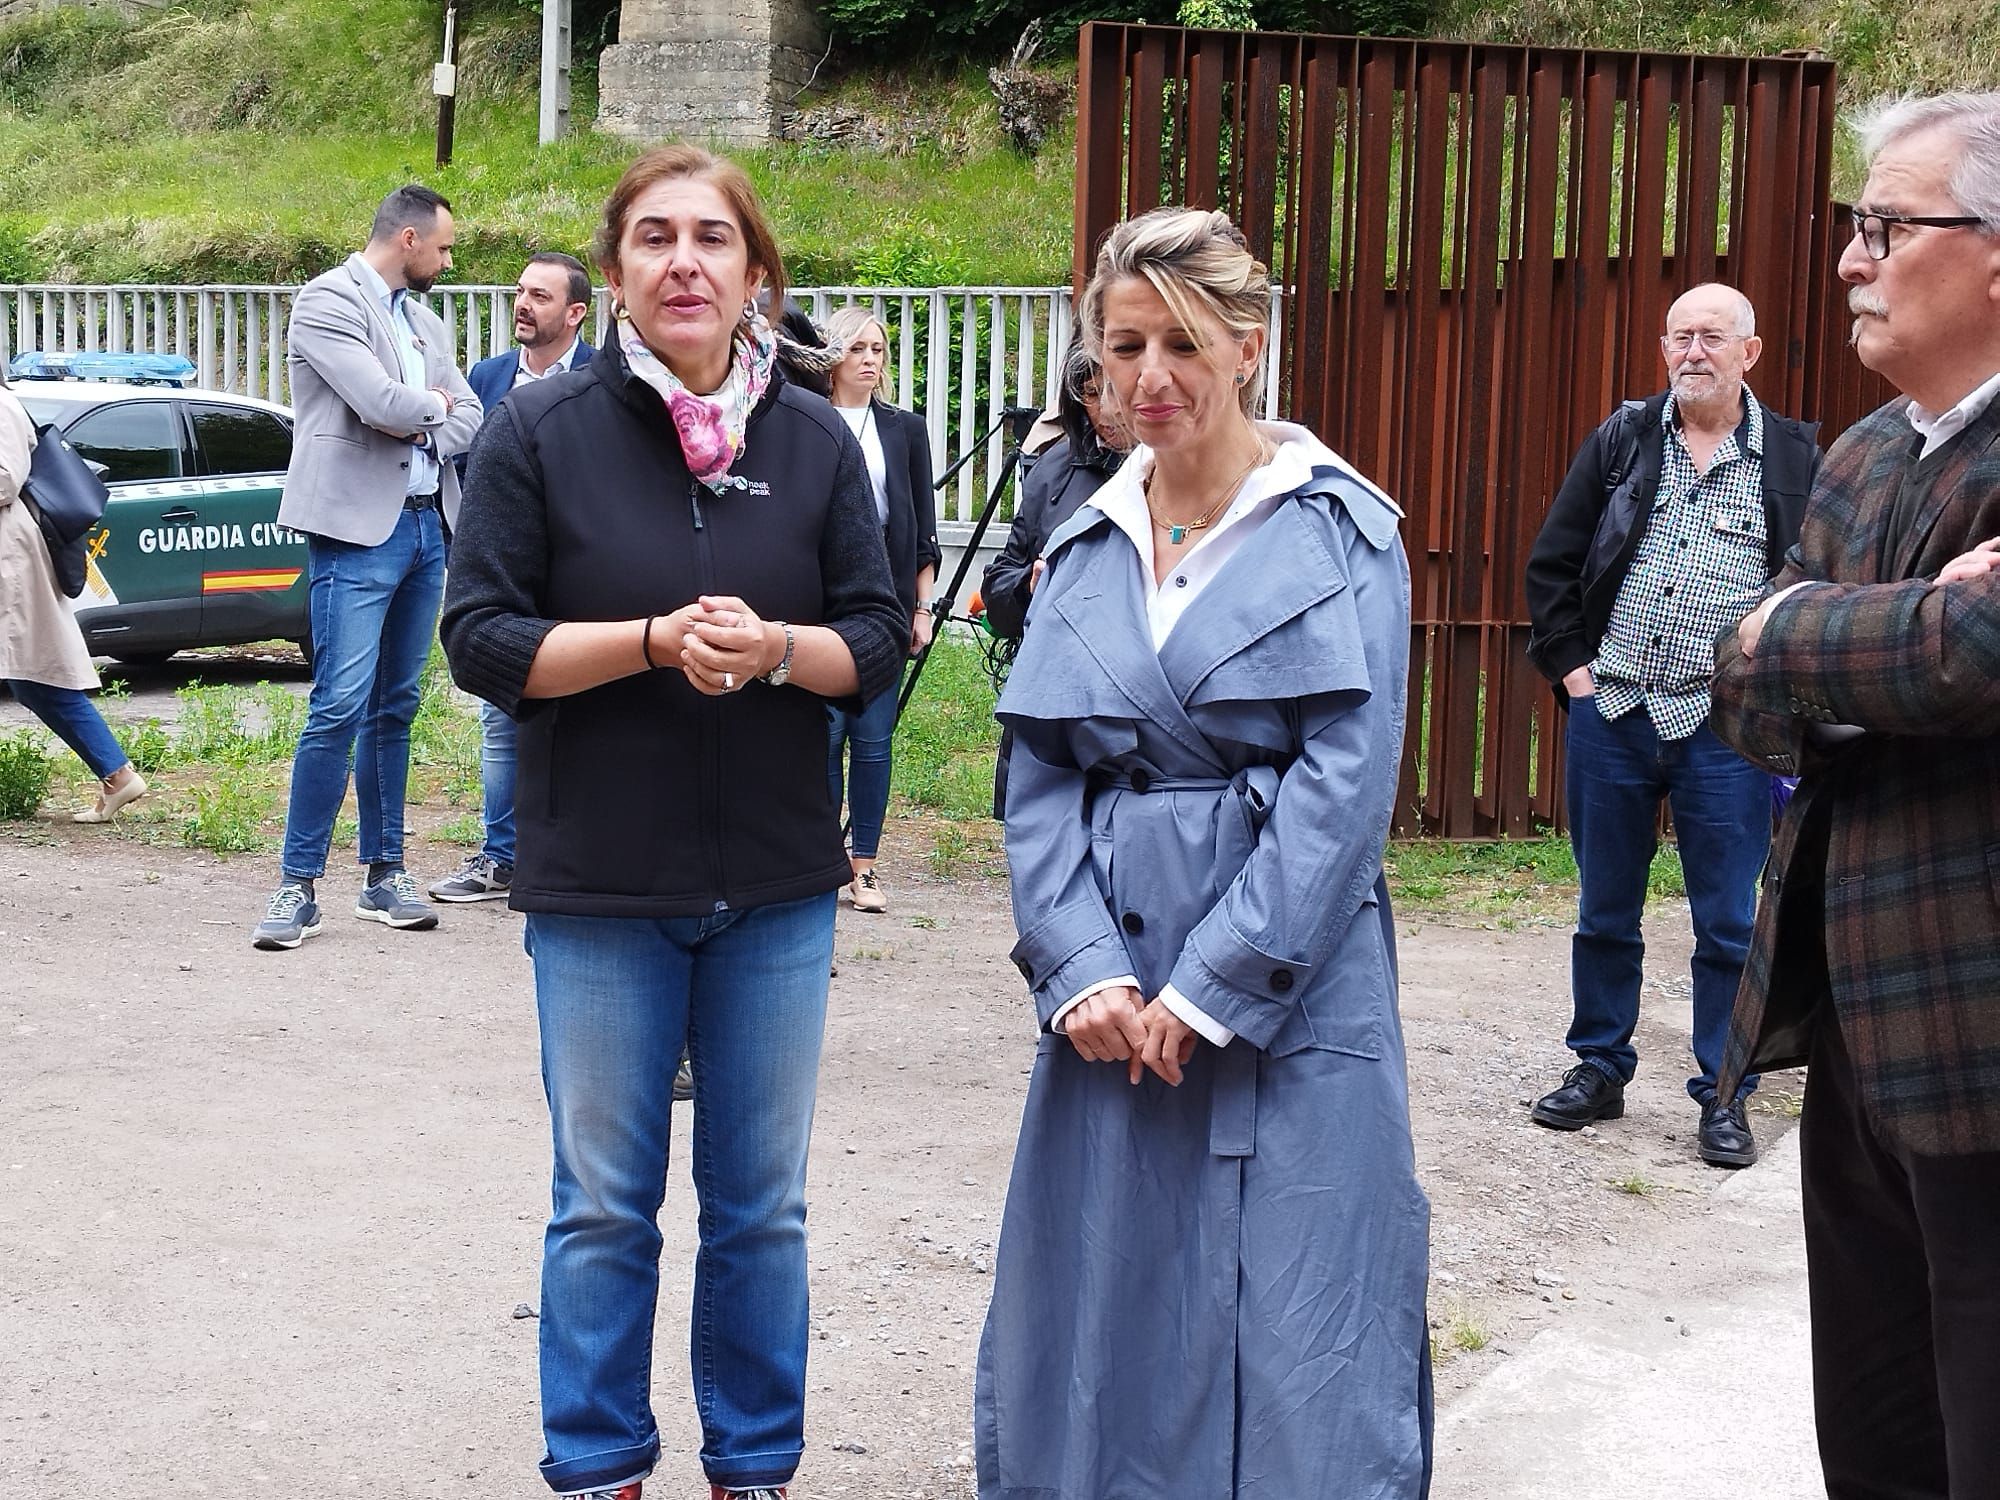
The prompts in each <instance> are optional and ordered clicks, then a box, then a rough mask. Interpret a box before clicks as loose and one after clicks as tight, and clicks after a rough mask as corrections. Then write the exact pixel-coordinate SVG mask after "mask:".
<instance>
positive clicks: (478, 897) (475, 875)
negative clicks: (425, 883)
mask: <svg viewBox="0 0 2000 1500" xmlns="http://www.w3.org/2000/svg"><path fill="white" fill-rule="evenodd" d="M513 884H514V867H513V866H512V865H503V864H500V863H498V862H497V861H495V860H491V859H488V858H487V857H486V856H485V855H484V854H468V855H467V856H466V857H465V863H464V864H462V865H460V866H459V867H458V872H457V873H456V874H454V875H447V876H445V878H444V879H442V880H436V881H433V882H431V900H433V901H450V902H462V901H505V900H506V899H507V892H508V891H509V890H510V889H512V888H513Z"/></svg>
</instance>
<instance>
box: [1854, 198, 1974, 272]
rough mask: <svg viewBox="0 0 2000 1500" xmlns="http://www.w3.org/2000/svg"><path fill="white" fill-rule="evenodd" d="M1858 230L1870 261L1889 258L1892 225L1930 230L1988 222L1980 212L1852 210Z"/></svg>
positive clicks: (1963, 227) (1967, 227)
mask: <svg viewBox="0 0 2000 1500" xmlns="http://www.w3.org/2000/svg"><path fill="white" fill-rule="evenodd" d="M1850 212H1851V213H1852V214H1853V216H1854V232H1855V233H1856V234H1858V235H1860V236H1861V247H1862V248H1863V249H1864V250H1866V251H1867V252H1868V258H1869V259H1870V260H1887V259H1888V258H1889V226H1890V225H1891V224H1918V225H1921V226H1923V227H1924V228H1926V229H1970V228H1972V226H1973V225H1975V224H1984V223H1985V222H1986V221H1985V220H1984V219H1982V218H1980V217H1979V216H1978V215H1977V214H1945V215H1939V214H1867V213H1863V212H1862V211H1861V210H1860V209H1858V208H1857V209H1852V210H1850Z"/></svg>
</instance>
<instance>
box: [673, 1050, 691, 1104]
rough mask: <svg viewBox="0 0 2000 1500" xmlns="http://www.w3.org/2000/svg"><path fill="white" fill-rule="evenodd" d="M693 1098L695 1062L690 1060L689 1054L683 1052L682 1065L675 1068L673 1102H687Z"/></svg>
mask: <svg viewBox="0 0 2000 1500" xmlns="http://www.w3.org/2000/svg"><path fill="white" fill-rule="evenodd" d="M692 1098H694V1064H693V1063H692V1062H690V1061H688V1055H687V1054H686V1053H685V1052H683V1053H682V1054H681V1065H680V1066H679V1067H678V1068H676V1069H674V1095H673V1102H674V1103H675V1104H685V1103H687V1102H688V1101H689V1100H690V1099H692Z"/></svg>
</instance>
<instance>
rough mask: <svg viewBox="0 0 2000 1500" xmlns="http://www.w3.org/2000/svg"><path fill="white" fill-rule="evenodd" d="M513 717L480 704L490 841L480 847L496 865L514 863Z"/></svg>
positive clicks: (481, 776) (483, 787) (481, 758)
mask: <svg viewBox="0 0 2000 1500" xmlns="http://www.w3.org/2000/svg"><path fill="white" fill-rule="evenodd" d="M518 732H519V730H518V727H517V726H516V725H515V723H514V721H513V719H512V718H511V717H509V716H508V715H507V714H504V713H502V712H501V711H500V710H499V709H497V708H495V707H494V706H493V705H492V704H490V703H481V704H480V705H479V783H480V799H479V800H480V804H481V808H482V810H483V812H484V813H485V817H486V843H485V845H484V847H482V848H481V849H480V851H479V852H480V853H481V854H484V855H485V856H486V857H487V858H488V859H490V860H492V861H493V863H494V864H496V865H512V864H513V863H514V756H515V751H514V741H515V737H516V735H517V734H518Z"/></svg>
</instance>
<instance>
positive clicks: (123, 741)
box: [112, 719, 174, 776]
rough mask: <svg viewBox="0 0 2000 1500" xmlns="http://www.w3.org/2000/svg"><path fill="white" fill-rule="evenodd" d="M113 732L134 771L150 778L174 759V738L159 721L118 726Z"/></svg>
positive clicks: (152, 720)
mask: <svg viewBox="0 0 2000 1500" xmlns="http://www.w3.org/2000/svg"><path fill="white" fill-rule="evenodd" d="M112 732H113V733H114V734H116V735H117V736H118V743H119V744H120V745H121V746H123V747H124V750H125V758H126V759H127V760H129V761H131V762H132V767H133V769H134V770H137V771H143V772H144V773H146V774H147V775H149V776H150V775H151V774H152V773H153V772H155V771H158V770H161V769H163V768H164V767H166V766H168V765H169V764H171V763H172V761H173V759H174V740H173V736H172V735H170V734H168V733H167V729H166V726H165V725H164V724H162V723H161V722H160V721H159V720H158V719H148V720H146V721H145V722H144V723H143V724H130V723H127V724H117V725H114V726H113V727H112Z"/></svg>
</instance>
